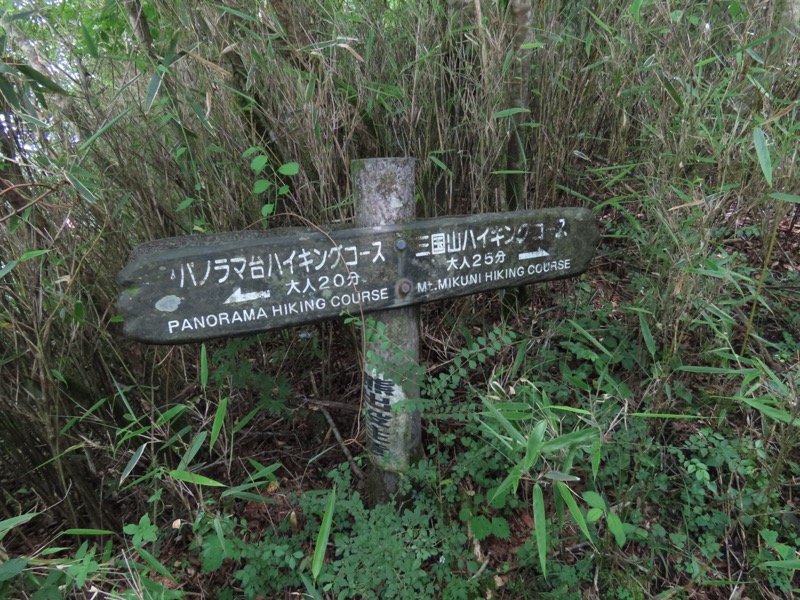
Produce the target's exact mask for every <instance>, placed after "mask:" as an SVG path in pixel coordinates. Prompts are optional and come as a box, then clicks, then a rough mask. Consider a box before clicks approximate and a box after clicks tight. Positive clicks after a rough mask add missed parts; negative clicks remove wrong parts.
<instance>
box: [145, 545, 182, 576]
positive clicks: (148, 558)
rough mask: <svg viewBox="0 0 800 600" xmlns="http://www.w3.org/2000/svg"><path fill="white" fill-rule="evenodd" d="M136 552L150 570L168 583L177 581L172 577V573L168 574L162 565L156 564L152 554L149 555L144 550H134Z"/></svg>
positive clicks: (156, 561)
mask: <svg viewBox="0 0 800 600" xmlns="http://www.w3.org/2000/svg"><path fill="white" fill-rule="evenodd" d="M136 552H137V554H138V555H139V556H140V557H141V558H142V559H143V560H144V562H146V563H147V564H148V565H149V566H150V568H151V569H153V570H154V571H156V572H157V573H159V574H160V575H163V576H164V577H166V578H167V579H169V580H170V581H177V580H176V579H175V578H174V577H173V576H172V573H170V572H169V571H168V570H167V568H166V567H165V566H164V565H162V564H161V563H160V562H158V559H157V558H156V557H155V556H153V555H152V554H150V553H149V552H148V551H147V550H145V549H144V548H136Z"/></svg>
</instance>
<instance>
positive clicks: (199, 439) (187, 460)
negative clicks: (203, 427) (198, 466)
mask: <svg viewBox="0 0 800 600" xmlns="http://www.w3.org/2000/svg"><path fill="white" fill-rule="evenodd" d="M207 437H208V432H207V431H201V432H200V433H198V434H197V435H196V436H195V438H194V439H193V440H192V445H191V446H189V449H188V450H187V451H186V454H184V455H183V458H182V459H181V462H180V464H179V465H178V470H182V469H187V468H188V467H189V465H191V464H192V461H193V460H194V457H195V456H196V455H197V452H198V451H199V450H200V448H201V446H202V445H203V442H205V441H206V438H207Z"/></svg>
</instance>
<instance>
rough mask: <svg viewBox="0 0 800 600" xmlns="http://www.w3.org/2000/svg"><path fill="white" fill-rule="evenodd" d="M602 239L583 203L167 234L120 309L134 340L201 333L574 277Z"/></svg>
mask: <svg viewBox="0 0 800 600" xmlns="http://www.w3.org/2000/svg"><path fill="white" fill-rule="evenodd" d="M598 239H599V233H598V230H597V225H596V223H595V221H594V219H593V217H592V214H591V212H590V211H588V210H586V209H579V208H552V209H542V210H534V211H518V212H511V213H494V214H484V215H472V216H466V217H448V218H443V219H431V220H427V221H416V222H414V223H410V224H407V225H393V226H385V227H370V228H359V229H343V230H340V231H335V232H331V233H324V232H320V231H311V230H306V229H301V230H299V231H297V232H292V230H288V231H287V230H282V231H280V232H279V233H278V234H277V235H276V234H271V233H270V232H263V233H250V232H247V233H246V234H245V233H243V232H236V233H233V234H223V235H215V236H189V237H186V238H171V239H168V240H158V241H156V242H150V243H148V244H144V245H142V246H140V247H138V248H137V249H136V250H135V251H134V253H133V254H132V256H131V259H130V261H129V263H128V264H127V266H126V267H125V268H124V269H123V270H122V271H121V272H120V274H119V276H118V282H119V284H120V286H121V287H122V288H123V289H122V293H121V295H120V298H119V303H118V307H119V309H120V312H121V313H122V314H123V316H124V319H125V324H124V332H125V334H126V335H127V336H129V337H131V338H133V339H136V340H139V341H142V342H150V343H155V344H181V343H188V342H196V341H201V340H206V339H212V338H219V337H226V336H233V335H243V334H248V333H255V332H259V331H266V330H269V329H277V328H282V327H288V326H293V325H300V324H303V323H309V322H313V321H318V320H321V319H325V318H330V317H335V316H339V315H342V314H352V315H358V314H360V313H361V311H364V312H369V311H374V310H381V309H386V308H395V307H400V306H408V305H413V304H419V303H422V302H431V301H435V300H441V299H445V298H453V297H456V296H464V295H468V294H475V293H477V292H482V291H488V290H494V289H499V288H504V287H516V286H520V285H526V284H531V283H536V282H539V281H547V280H552V279H563V278H566V277H573V276H575V275H578V274H580V273H582V272H584V271H585V270H586V269H587V268H588V267H589V262H590V260H591V258H592V255H593V254H594V250H595V247H596V246H597V242H598Z"/></svg>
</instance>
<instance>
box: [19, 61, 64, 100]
mask: <svg viewBox="0 0 800 600" xmlns="http://www.w3.org/2000/svg"><path fill="white" fill-rule="evenodd" d="M13 67H14V68H15V69H16V70H17V71H19V72H20V73H22V74H23V75H25V77H27V78H28V79H30V80H31V81H34V82H35V83H38V84H39V85H40V86H42V87H43V88H45V89H46V90H50V91H51V92H55V93H56V94H61V95H63V96H69V95H70V94H69V92H68V91H67V90H65V89H64V88H62V87H61V86H60V85H58V84H57V83H56V82H54V81H53V80H52V79H50V78H49V77H47V76H46V75H44V74H43V73H40V72H39V71H37V70H36V69H34V68H33V67H31V66H30V65H13Z"/></svg>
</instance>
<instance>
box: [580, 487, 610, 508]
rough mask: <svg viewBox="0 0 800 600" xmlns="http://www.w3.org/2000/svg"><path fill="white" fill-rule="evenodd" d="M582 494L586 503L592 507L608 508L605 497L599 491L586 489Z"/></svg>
mask: <svg viewBox="0 0 800 600" xmlns="http://www.w3.org/2000/svg"><path fill="white" fill-rule="evenodd" d="M581 495H582V496H583V499H584V501H585V502H586V504H588V505H589V506H591V507H592V508H599V509H601V510H606V501H605V500H603V497H602V496H601V495H600V494H598V493H597V492H593V491H592V490H586V491H585V492H583V494H581Z"/></svg>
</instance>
